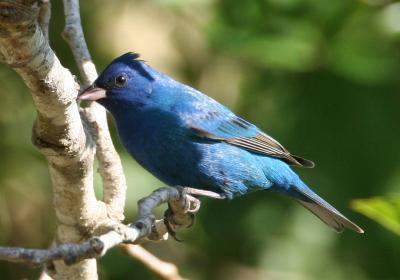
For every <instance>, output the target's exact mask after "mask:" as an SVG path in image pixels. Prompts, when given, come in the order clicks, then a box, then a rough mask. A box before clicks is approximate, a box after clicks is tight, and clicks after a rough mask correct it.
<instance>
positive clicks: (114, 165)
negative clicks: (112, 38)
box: [62, 0, 127, 221]
mask: <svg viewBox="0 0 400 280" xmlns="http://www.w3.org/2000/svg"><path fill="white" fill-rule="evenodd" d="M63 3H64V13H65V28H64V31H63V33H62V35H63V38H64V39H65V40H66V41H67V43H68V44H69V46H70V48H71V50H72V53H73V55H74V58H75V61H76V64H77V65H78V68H79V71H80V74H81V77H82V79H83V84H84V85H85V86H88V85H90V84H91V83H93V82H94V80H95V79H96V78H97V71H96V67H95V65H94V63H93V62H92V59H91V57H90V54H89V51H88V48H87V45H86V41H85V37H84V34H83V30H82V25H81V18H80V10H79V1H78V0H64V1H63ZM84 113H85V114H86V117H87V119H88V121H89V123H90V126H91V127H92V131H93V132H94V135H95V140H96V147H97V152H96V156H97V159H98V161H99V171H100V175H101V177H102V179H103V201H104V202H105V203H106V205H107V206H108V207H109V216H111V217H113V218H115V219H117V220H120V221H122V220H123V219H124V205H125V197H126V188H127V187H126V179H125V175H124V172H123V168H122V164H121V160H120V158H119V155H118V153H117V152H116V151H115V148H114V145H113V143H112V140H111V136H110V132H109V129H108V124H107V116H106V110H105V109H104V108H103V107H102V106H100V105H98V104H97V103H95V102H93V103H91V105H90V106H89V108H88V109H85V110H84Z"/></svg>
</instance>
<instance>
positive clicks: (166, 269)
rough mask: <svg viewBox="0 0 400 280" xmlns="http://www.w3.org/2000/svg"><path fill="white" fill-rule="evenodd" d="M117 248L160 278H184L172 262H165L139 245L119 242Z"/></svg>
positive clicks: (173, 279)
mask: <svg viewBox="0 0 400 280" xmlns="http://www.w3.org/2000/svg"><path fill="white" fill-rule="evenodd" d="M119 248H121V249H122V251H123V252H124V253H125V254H127V255H128V256H130V257H132V258H134V259H136V260H138V261H140V262H141V263H143V264H144V265H145V266H146V267H147V268H148V269H150V270H151V271H152V272H153V273H154V274H155V275H157V277H158V278H159V279H161V280H185V278H183V277H182V276H181V275H179V271H178V268H177V267H176V265H174V264H173V263H169V262H165V261H162V260H160V259H159V258H157V257H156V256H154V255H153V254H150V253H149V251H147V250H146V249H144V248H143V247H141V246H139V245H132V244H121V245H119Z"/></svg>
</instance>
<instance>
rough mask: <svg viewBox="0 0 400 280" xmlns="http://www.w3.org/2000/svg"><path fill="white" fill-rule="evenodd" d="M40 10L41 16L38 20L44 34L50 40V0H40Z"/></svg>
mask: <svg viewBox="0 0 400 280" xmlns="http://www.w3.org/2000/svg"><path fill="white" fill-rule="evenodd" d="M39 5H40V11H39V18H38V22H39V25H40V28H41V29H42V31H43V34H44V36H45V37H46V39H47V40H49V23H50V16H51V4H50V0H40V1H39Z"/></svg>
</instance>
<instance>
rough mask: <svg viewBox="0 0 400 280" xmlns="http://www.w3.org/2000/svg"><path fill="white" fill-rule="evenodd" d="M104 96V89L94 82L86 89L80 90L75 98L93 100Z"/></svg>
mask: <svg viewBox="0 0 400 280" xmlns="http://www.w3.org/2000/svg"><path fill="white" fill-rule="evenodd" d="M105 97H106V90H105V89H103V88H100V87H97V86H96V84H92V85H91V86H89V87H88V88H87V89H85V90H84V91H82V92H81V93H80V94H79V95H78V97H77V98H76V99H77V100H90V101H95V100H99V99H102V98H105Z"/></svg>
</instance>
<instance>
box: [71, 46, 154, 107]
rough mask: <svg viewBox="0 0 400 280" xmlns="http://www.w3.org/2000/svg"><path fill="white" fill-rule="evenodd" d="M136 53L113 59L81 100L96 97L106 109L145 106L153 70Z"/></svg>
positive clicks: (79, 97)
mask: <svg viewBox="0 0 400 280" xmlns="http://www.w3.org/2000/svg"><path fill="white" fill-rule="evenodd" d="M138 57H139V55H138V54H136V53H126V54H124V55H122V56H120V57H118V58H116V59H115V60H113V61H112V62H111V63H110V64H109V65H108V66H107V67H106V69H104V71H103V72H102V73H101V74H100V75H99V77H98V78H97V79H96V81H95V82H94V83H93V84H92V85H90V86H89V87H88V88H87V89H85V90H84V91H83V92H82V93H81V94H79V96H78V98H77V99H78V100H91V101H97V102H99V103H100V104H102V105H103V106H105V107H106V108H107V109H109V110H111V111H112V109H113V108H116V107H118V108H121V107H124V106H129V107H132V106H133V107H134V106H142V105H143V103H144V102H146V100H147V99H149V98H148V96H149V95H150V94H151V91H152V85H151V84H152V82H153V81H154V77H153V76H154V73H150V72H151V71H152V70H151V69H150V67H149V66H147V65H146V64H145V63H144V62H143V61H142V60H139V59H138Z"/></svg>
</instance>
